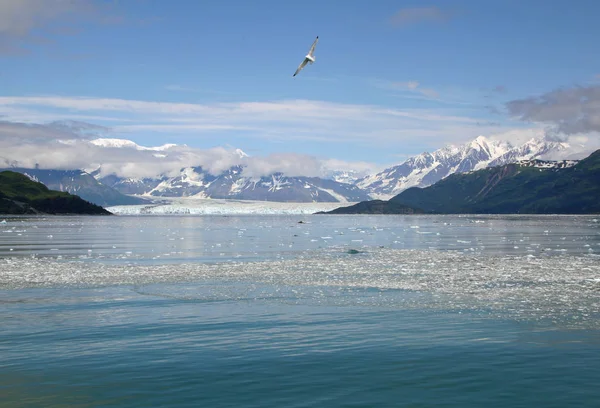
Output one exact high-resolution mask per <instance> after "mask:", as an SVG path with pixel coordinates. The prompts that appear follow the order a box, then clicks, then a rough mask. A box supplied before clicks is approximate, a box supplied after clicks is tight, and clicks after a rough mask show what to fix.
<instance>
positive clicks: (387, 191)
mask: <svg viewBox="0 0 600 408" xmlns="http://www.w3.org/2000/svg"><path fill="white" fill-rule="evenodd" d="M568 147H569V146H568V145H567V144H566V143H560V142H555V141H550V140H546V139H543V138H533V139H531V140H529V141H527V142H526V143H524V144H522V145H518V146H514V145H512V144H510V143H509V142H504V141H496V140H489V139H487V138H485V137H483V136H480V137H478V138H477V139H475V140H473V141H471V142H469V143H466V144H464V145H462V146H453V145H450V146H446V147H444V148H442V149H439V150H436V151H434V152H432V153H427V152H425V153H422V154H420V155H417V156H414V157H411V158H409V159H408V160H406V161H405V162H404V163H402V164H399V165H397V166H393V167H390V168H388V169H385V170H383V171H382V172H380V173H377V174H375V175H370V176H367V177H364V178H362V179H360V180H358V181H357V182H356V186H358V187H359V188H361V189H362V190H365V191H366V192H368V193H369V195H370V196H371V197H372V198H378V199H389V198H391V197H393V196H395V195H397V194H399V193H400V192H402V191H404V190H406V189H407V188H410V187H427V186H429V185H432V184H434V183H436V182H437V181H439V180H441V179H443V178H445V177H447V176H449V175H450V174H453V173H465V172H469V171H472V170H479V169H483V168H485V167H489V166H498V165H502V164H507V163H514V162H516V161H520V160H531V159H535V158H541V157H543V156H544V155H547V154H550V153H556V152H558V151H561V150H565V149H567V148H568Z"/></svg>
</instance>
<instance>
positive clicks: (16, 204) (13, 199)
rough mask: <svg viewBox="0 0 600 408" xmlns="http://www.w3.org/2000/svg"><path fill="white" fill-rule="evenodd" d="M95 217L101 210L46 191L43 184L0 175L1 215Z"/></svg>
mask: <svg viewBox="0 0 600 408" xmlns="http://www.w3.org/2000/svg"><path fill="white" fill-rule="evenodd" d="M39 213H42V214H98V215H102V214H104V215H108V214H111V213H110V212H108V211H106V210H105V209H104V208H102V207H100V206H98V205H95V204H91V203H89V202H87V201H85V200H83V199H81V198H80V197H78V196H76V195H72V194H69V193H63V192H60V191H53V190H49V189H48V188H47V187H46V186H45V185H43V184H42V183H38V182H35V181H32V180H31V179H29V178H28V177H27V176H25V175H23V174H21V173H17V172H13V171H2V172H0V214H39Z"/></svg>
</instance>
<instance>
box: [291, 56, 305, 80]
mask: <svg viewBox="0 0 600 408" xmlns="http://www.w3.org/2000/svg"><path fill="white" fill-rule="evenodd" d="M307 63H308V58H304V61H302V63H301V64H300V65H299V66H298V69H297V70H296V72H294V75H292V76H296V75H298V72H300V71H302V68H304V67H305V66H306V64H307Z"/></svg>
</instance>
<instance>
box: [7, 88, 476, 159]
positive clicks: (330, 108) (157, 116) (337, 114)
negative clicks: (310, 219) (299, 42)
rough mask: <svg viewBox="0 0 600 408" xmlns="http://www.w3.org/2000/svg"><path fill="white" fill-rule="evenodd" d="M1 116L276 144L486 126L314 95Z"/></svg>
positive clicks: (95, 101)
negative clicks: (313, 97) (224, 136)
mask: <svg viewBox="0 0 600 408" xmlns="http://www.w3.org/2000/svg"><path fill="white" fill-rule="evenodd" d="M407 87H408V88H410V87H412V88H414V89H415V90H417V91H418V92H421V93H423V94H427V93H428V92H429V91H428V90H427V89H421V88H419V85H418V83H416V82H414V83H410V84H409V85H407ZM408 88H407V89H408ZM0 115H4V116H5V118H6V119H7V120H20V121H27V122H33V123H39V122H41V121H51V120H56V119H65V118H68V117H72V118H74V119H77V120H83V121H88V122H94V123H100V124H102V125H105V126H109V127H111V128H112V130H113V132H114V133H116V134H119V133H122V134H126V133H131V132H140V131H144V132H158V133H168V134H171V135H172V134H197V135H201V134H211V135H215V133H219V132H220V133H224V132H225V133H227V132H229V133H227V134H233V133H235V135H236V136H243V137H248V138H253V139H269V140H273V141H285V140H306V141H330V142H343V143H347V142H352V143H364V144H373V143H388V144H390V148H393V149H398V148H400V147H401V146H403V145H404V144H405V143H407V142H409V143H414V137H417V136H418V137H419V138H421V139H420V140H419V142H423V138H425V139H427V141H428V142H430V143H434V144H442V143H447V142H450V141H455V140H456V139H457V138H460V139H469V138H471V137H476V136H478V135H479V134H480V133H481V132H482V131H483V129H482V128H481V127H480V126H478V122H481V120H480V119H478V118H474V117H469V116H461V115H457V114H456V113H455V112H454V111H444V110H440V109H438V110H426V109H394V108H386V107H382V106H377V105H359V104H345V103H333V102H325V101H315V100H278V101H264V102H229V103H214V104H192V103H171V102H153V101H140V100H127V99H116V98H91V97H62V96H30V97H0ZM95 117H96V118H97V120H94V118H95ZM111 117H112V118H114V120H111ZM232 132H233V133H232ZM225 133H224V134H225Z"/></svg>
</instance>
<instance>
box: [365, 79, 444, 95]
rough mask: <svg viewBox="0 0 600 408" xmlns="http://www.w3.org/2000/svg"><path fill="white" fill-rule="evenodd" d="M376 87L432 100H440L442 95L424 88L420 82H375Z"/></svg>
mask: <svg viewBox="0 0 600 408" xmlns="http://www.w3.org/2000/svg"><path fill="white" fill-rule="evenodd" d="M375 86H377V87H379V88H382V89H390V90H394V91H404V92H411V93H415V94H419V95H423V96H425V97H427V98H430V99H435V100H438V99H439V97H440V94H439V93H438V92H437V91H436V90H435V89H432V88H423V87H421V84H420V83H419V81H406V82H388V81H375Z"/></svg>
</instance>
